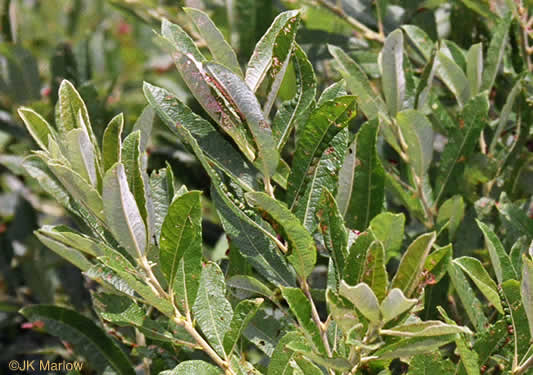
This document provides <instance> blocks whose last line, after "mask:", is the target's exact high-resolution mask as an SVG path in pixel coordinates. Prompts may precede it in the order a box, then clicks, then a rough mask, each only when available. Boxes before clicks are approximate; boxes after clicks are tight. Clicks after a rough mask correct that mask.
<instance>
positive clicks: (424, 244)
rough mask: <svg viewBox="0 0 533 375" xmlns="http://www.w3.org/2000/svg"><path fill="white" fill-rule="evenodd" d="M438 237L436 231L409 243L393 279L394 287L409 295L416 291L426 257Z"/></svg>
mask: <svg viewBox="0 0 533 375" xmlns="http://www.w3.org/2000/svg"><path fill="white" fill-rule="evenodd" d="M436 238H437V235H436V233H435V232H431V233H426V234H422V235H421V236H419V237H418V238H417V239H415V240H414V241H413V242H412V243H411V245H409V247H408V248H407V250H406V251H405V253H404V255H403V256H402V260H401V261H400V265H399V266H398V271H396V274H395V275H394V278H393V279H392V287H393V288H399V289H401V290H402V291H403V292H404V293H405V295H406V296H407V297H410V296H411V295H412V294H413V293H414V291H415V290H416V288H417V287H418V284H419V283H420V281H421V279H422V271H423V269H424V265H425V263H426V259H427V257H428V255H429V252H430V251H431V248H432V247H433V244H434V243H435V240H436Z"/></svg>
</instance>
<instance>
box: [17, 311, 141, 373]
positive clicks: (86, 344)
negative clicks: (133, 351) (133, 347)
mask: <svg viewBox="0 0 533 375" xmlns="http://www.w3.org/2000/svg"><path fill="white" fill-rule="evenodd" d="M20 313H21V314H22V315H24V316H25V317H26V318H27V319H30V320H32V321H36V320H40V321H43V322H44V329H45V330H46V331H47V332H48V333H50V334H53V335H56V336H59V337H60V338H61V339H62V340H65V341H67V342H69V343H70V344H72V346H73V347H74V348H75V350H76V352H78V353H79V354H81V355H83V356H84V357H86V358H87V360H88V361H89V363H90V364H91V365H92V366H94V368H96V369H98V370H99V371H101V372H103V371H104V369H105V368H106V367H107V365H108V364H109V365H111V366H112V367H113V369H114V370H115V371H116V372H117V373H118V374H121V375H124V374H127V375H134V374H135V371H134V370H133V367H132V364H131V363H130V361H129V359H128V357H127V356H126V354H125V353H124V352H123V351H122V350H121V349H120V347H119V346H118V345H117V344H116V343H115V342H114V341H113V340H111V339H110V338H109V336H107V335H106V334H105V333H104V331H103V330H102V329H101V328H100V327H99V326H97V325H96V324H94V323H93V321H92V320H91V319H89V318H86V317H85V316H83V315H81V314H79V313H77V312H76V311H73V310H70V309H65V308H63V307H58V306H49V305H34V306H28V307H25V308H23V309H22V310H20Z"/></svg>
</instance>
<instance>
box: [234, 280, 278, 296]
mask: <svg viewBox="0 0 533 375" xmlns="http://www.w3.org/2000/svg"><path fill="white" fill-rule="evenodd" d="M226 286H227V287H228V288H229V289H230V292H231V294H233V295H234V296H235V297H237V298H238V299H245V298H250V297H253V296H255V295H260V296H264V297H267V298H269V299H270V298H272V297H273V296H274V292H273V291H272V290H270V288H269V287H267V286H266V285H265V284H263V283H262V282H261V281H259V280H257V279H256V278H254V277H252V276H246V275H236V276H233V277H231V278H230V279H229V280H228V281H227V282H226Z"/></svg>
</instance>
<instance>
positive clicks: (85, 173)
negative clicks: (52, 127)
mask: <svg viewBox="0 0 533 375" xmlns="http://www.w3.org/2000/svg"><path fill="white" fill-rule="evenodd" d="M63 136H64V141H63V142H61V146H62V147H63V149H64V155H65V158H67V160H68V161H69V163H70V166H71V167H72V169H73V170H75V171H77V172H78V173H79V174H80V176H82V177H83V179H84V180H85V181H86V182H88V183H89V184H90V185H92V186H97V185H98V180H99V179H100V175H99V171H97V169H96V168H97V167H96V163H97V162H96V153H95V149H94V147H93V145H92V144H91V141H90V139H89V135H88V134H87V133H86V132H85V130H84V129H73V130H70V131H69V132H68V133H67V134H64V135H63Z"/></svg>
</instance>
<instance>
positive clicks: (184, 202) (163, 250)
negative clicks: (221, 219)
mask: <svg viewBox="0 0 533 375" xmlns="http://www.w3.org/2000/svg"><path fill="white" fill-rule="evenodd" d="M200 198H201V193H200V192H199V191H191V192H188V193H185V194H183V195H182V196H181V197H179V198H177V199H176V200H174V202H172V205H171V206H170V207H169V209H168V214H167V216H166V217H165V220H164V221H163V225H162V227H161V240H160V245H159V246H160V253H159V261H160V264H161V271H163V274H164V275H165V277H166V279H167V281H168V285H169V287H170V288H171V289H173V286H174V282H175V277H176V272H177V271H178V266H179V261H180V260H181V258H182V257H183V255H184V254H185V252H186V251H187V249H190V251H193V252H198V253H200V254H201V253H202V241H201V236H202V207H201V201H200Z"/></svg>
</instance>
